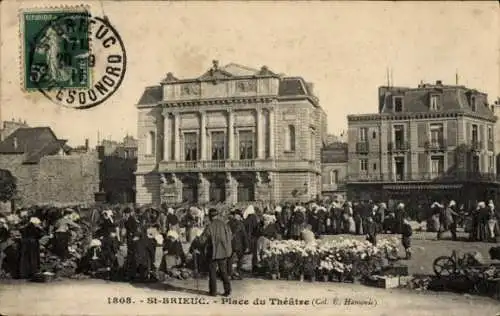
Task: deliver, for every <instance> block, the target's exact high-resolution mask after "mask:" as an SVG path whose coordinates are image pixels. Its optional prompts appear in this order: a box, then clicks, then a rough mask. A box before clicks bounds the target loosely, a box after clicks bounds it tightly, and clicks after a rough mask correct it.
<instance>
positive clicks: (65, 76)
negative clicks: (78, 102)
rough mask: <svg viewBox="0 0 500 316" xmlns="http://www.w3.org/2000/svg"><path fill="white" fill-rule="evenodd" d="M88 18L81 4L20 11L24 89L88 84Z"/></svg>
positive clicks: (86, 86) (74, 86)
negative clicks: (78, 5) (79, 5)
mask: <svg viewBox="0 0 500 316" xmlns="http://www.w3.org/2000/svg"><path fill="white" fill-rule="evenodd" d="M89 17H90V15H89V13H88V11H87V10H86V9H85V8H84V7H63V8H56V9H38V10H33V9H31V10H27V11H22V12H21V13H20V19H21V21H20V23H21V36H22V39H21V41H22V52H21V55H22V57H21V58H22V60H21V63H22V68H23V69H22V80H23V82H24V89H25V90H27V91H29V90H40V89H51V88H53V87H59V88H68V89H82V88H88V87H89V85H90V84H91V72H90V65H89V63H90V62H91V60H90V59H89V56H90V50H91V45H90V40H89V20H90V18H89Z"/></svg>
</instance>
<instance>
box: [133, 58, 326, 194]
mask: <svg viewBox="0 0 500 316" xmlns="http://www.w3.org/2000/svg"><path fill="white" fill-rule="evenodd" d="M312 88H313V87H312V84H310V83H308V82H306V81H304V80H303V79H302V78H301V77H287V76H283V75H277V74H275V73H273V72H272V71H270V70H269V69H268V68H267V67H265V66H263V67H262V68H261V69H260V70H256V69H251V68H248V67H245V66H241V65H237V64H229V65H226V66H224V67H219V64H218V62H217V61H214V63H213V66H212V67H211V68H210V69H209V70H208V71H207V72H206V73H204V74H203V75H201V76H200V77H198V78H192V79H178V78H176V77H174V75H173V74H171V73H169V74H167V76H166V78H165V79H164V80H163V81H162V82H161V83H160V84H159V85H157V86H153V87H147V88H146V89H145V91H144V93H143V95H142V97H141V98H140V100H139V102H138V104H137V108H138V111H139V115H138V137H139V155H138V166H137V173H136V192H137V193H136V201H137V203H138V204H149V203H153V204H159V203H163V202H166V203H181V202H191V203H206V202H226V203H236V202H243V201H255V200H260V201H282V200H296V199H310V198H313V197H315V196H316V195H318V194H320V193H321V159H320V150H321V145H322V143H323V140H324V138H325V137H326V115H325V113H324V111H323V109H322V108H321V107H320V106H319V104H318V99H317V98H316V97H315V96H314V94H313V91H312Z"/></svg>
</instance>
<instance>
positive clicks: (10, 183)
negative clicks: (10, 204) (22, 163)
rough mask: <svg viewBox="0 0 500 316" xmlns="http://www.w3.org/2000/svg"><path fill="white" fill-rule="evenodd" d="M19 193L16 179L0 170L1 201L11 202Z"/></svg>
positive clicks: (6, 171)
mask: <svg viewBox="0 0 500 316" xmlns="http://www.w3.org/2000/svg"><path fill="white" fill-rule="evenodd" d="M16 193H17V184H16V178H15V177H14V176H13V175H12V173H10V171H8V170H5V169H0V201H2V202H7V201H11V200H12V199H13V198H14V197H15V196H16Z"/></svg>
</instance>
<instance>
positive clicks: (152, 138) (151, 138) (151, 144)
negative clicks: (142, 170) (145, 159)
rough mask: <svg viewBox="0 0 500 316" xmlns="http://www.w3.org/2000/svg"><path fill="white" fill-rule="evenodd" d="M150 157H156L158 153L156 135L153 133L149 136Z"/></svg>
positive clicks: (148, 148)
mask: <svg viewBox="0 0 500 316" xmlns="http://www.w3.org/2000/svg"><path fill="white" fill-rule="evenodd" d="M146 152H147V154H148V155H154V154H155V152H156V133H155V132H153V131H151V132H149V134H148V143H147V150H146Z"/></svg>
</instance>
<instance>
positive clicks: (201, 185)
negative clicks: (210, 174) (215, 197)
mask: <svg viewBox="0 0 500 316" xmlns="http://www.w3.org/2000/svg"><path fill="white" fill-rule="evenodd" d="M198 179H199V181H198V203H207V202H208V200H209V191H210V182H209V181H208V179H207V178H206V177H205V176H204V175H203V173H201V172H200V173H198Z"/></svg>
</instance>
